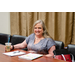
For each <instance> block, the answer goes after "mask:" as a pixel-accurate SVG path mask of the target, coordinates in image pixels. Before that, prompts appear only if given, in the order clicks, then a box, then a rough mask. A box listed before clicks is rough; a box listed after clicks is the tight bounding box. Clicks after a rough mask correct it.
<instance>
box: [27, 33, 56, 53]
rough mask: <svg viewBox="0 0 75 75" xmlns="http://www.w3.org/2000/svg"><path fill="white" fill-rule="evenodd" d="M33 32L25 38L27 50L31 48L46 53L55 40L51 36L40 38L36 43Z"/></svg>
mask: <svg viewBox="0 0 75 75" xmlns="http://www.w3.org/2000/svg"><path fill="white" fill-rule="evenodd" d="M34 40H35V34H34V33H32V34H31V35H30V36H28V37H27V38H26V43H27V48H28V50H33V51H35V52H37V53H40V54H48V50H49V49H50V48H51V47H52V46H53V45H56V44H55V41H54V40H53V39H51V38H44V39H42V40H40V42H38V43H37V44H34Z"/></svg>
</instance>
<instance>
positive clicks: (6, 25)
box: [0, 12, 10, 34]
mask: <svg viewBox="0 0 75 75" xmlns="http://www.w3.org/2000/svg"><path fill="white" fill-rule="evenodd" d="M0 33H6V34H10V12H0Z"/></svg>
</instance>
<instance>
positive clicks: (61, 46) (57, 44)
mask: <svg viewBox="0 0 75 75" xmlns="http://www.w3.org/2000/svg"><path fill="white" fill-rule="evenodd" d="M55 43H56V49H64V43H63V42H62V41H55Z"/></svg>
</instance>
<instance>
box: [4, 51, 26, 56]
mask: <svg viewBox="0 0 75 75" xmlns="http://www.w3.org/2000/svg"><path fill="white" fill-rule="evenodd" d="M3 54H5V55H8V56H16V55H21V54H25V52H21V51H13V52H6V53H3Z"/></svg>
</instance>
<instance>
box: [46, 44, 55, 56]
mask: <svg viewBox="0 0 75 75" xmlns="http://www.w3.org/2000/svg"><path fill="white" fill-rule="evenodd" d="M55 49H56V48H55V45H54V46H52V47H51V48H50V49H49V50H48V53H49V54H47V55H46V56H47V57H53V56H54V53H53V51H54V50H55Z"/></svg>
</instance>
